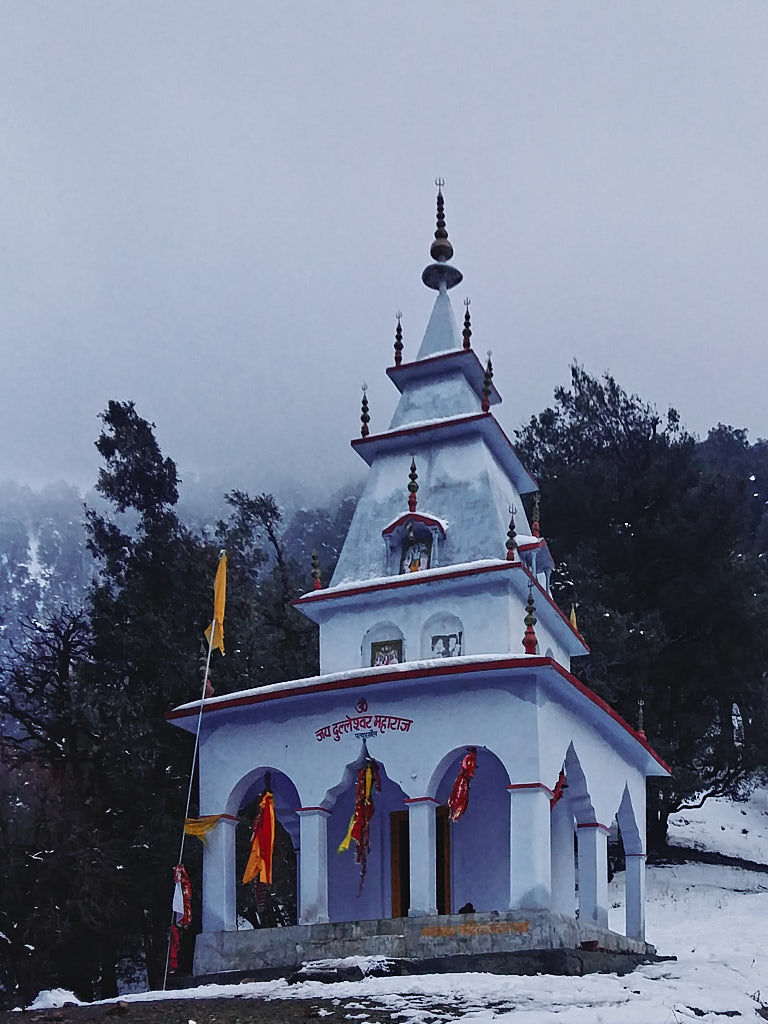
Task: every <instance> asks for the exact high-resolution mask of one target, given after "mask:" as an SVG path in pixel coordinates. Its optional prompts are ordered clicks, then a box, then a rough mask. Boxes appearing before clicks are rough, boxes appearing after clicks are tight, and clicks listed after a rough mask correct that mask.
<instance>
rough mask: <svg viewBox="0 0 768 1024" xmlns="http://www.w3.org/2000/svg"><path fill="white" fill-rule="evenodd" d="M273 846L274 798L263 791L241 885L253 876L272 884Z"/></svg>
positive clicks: (245, 883)
mask: <svg viewBox="0 0 768 1024" xmlns="http://www.w3.org/2000/svg"><path fill="white" fill-rule="evenodd" d="M274 848H275V798H274V797H273V796H272V794H271V793H265V794H264V796H263V797H262V798H261V800H260V802H259V813H258V814H257V815H256V821H254V823H253V835H252V836H251V853H250V856H249V857H248V863H247V864H246V865H245V872H244V873H243V885H247V884H248V882H250V881H252V880H253V879H254V878H255V879H256V880H257V881H259V882H266V883H267V885H272V852H273V850H274Z"/></svg>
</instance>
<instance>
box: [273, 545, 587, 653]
mask: <svg viewBox="0 0 768 1024" xmlns="http://www.w3.org/2000/svg"><path fill="white" fill-rule="evenodd" d="M503 569H522V570H523V572H524V573H525V574H526V576H527V577H528V579H530V580H533V582H534V583H535V584H536V586H537V587H538V590H539V593H540V594H542V595H543V596H544V598H545V599H546V601H547V603H548V604H550V605H551V606H552V607H553V608H554V610H555V611H556V612H557V614H558V616H559V617H560V618H561V619H562V621H563V622H564V623H565V625H566V626H567V627H568V629H569V630H570V631H571V633H573V635H574V636H575V637H577V639H578V640H579V642H580V643H581V644H583V645H584V648H585V653H586V654H588V653H589V645H588V644H587V642H586V641H585V639H584V637H583V636H582V635H581V633H579V631H578V630H577V629H574V628H573V626H572V625H571V620H570V619H569V618H568V616H567V615H566V614H565V612H564V611H563V610H562V609H561V608H560V607H559V606H558V605H557V603H556V602H555V601H554V599H553V598H552V597H551V596H550V595H549V594H548V593H547V591H546V590H545V589H544V587H542V585H541V584H540V583H539V581H538V580H537V579H536V577H535V576H534V575H533V573H532V572H531V571H530V569H529V568H528V566H527V565H526V564H525V562H522V561H517V562H501V561H500V562H498V563H496V564H494V565H478V566H477V567H476V568H474V569H455V570H454V571H453V572H444V573H435V575H434V576H424V575H422V574H421V573H418V572H412V573H408V574H407V575H405V576H397V577H393V578H392V579H391V580H387V582H386V583H367V584H363V585H362V586H360V587H350V588H349V589H345V590H315V591H312V592H311V593H309V594H305V595H304V596H303V597H298V598H296V600H295V601H294V602H293V604H294V606H295V607H299V608H301V607H306V606H308V605H312V604H317V603H318V602H319V601H332V600H333V599H334V598H341V597H357V596H358V595H359V594H376V593H378V592H380V591H383V590H396V589H397V588H398V587H412V586H414V585H416V584H419V583H433V582H437V581H438V580H456V579H463V578H464V577H466V576H479V575H481V574H482V573H486V572H499V571H500V570H503ZM426 572H429V570H428V569H427V570H426ZM574 657H581V655H574Z"/></svg>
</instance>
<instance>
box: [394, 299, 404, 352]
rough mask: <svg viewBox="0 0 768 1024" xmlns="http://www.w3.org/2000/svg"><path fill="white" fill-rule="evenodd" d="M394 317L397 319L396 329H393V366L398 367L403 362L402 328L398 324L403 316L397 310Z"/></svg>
mask: <svg viewBox="0 0 768 1024" xmlns="http://www.w3.org/2000/svg"><path fill="white" fill-rule="evenodd" d="M395 316H396V317H397V327H396V329H395V366H399V365H400V363H402V361H403V328H402V326H401V324H400V321H401V320H402V318H403V314H402V313H401V312H400V310H399V309H398V311H397V312H396V313H395Z"/></svg>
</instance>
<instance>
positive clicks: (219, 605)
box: [205, 551, 227, 654]
mask: <svg viewBox="0 0 768 1024" xmlns="http://www.w3.org/2000/svg"><path fill="white" fill-rule="evenodd" d="M226 600H227V556H226V554H225V553H224V552H223V551H222V553H221V558H219V567H218V569H217V570H216V579H215V580H214V581H213V622H212V623H211V624H210V626H209V627H208V629H206V631H205V639H206V640H207V641H208V643H210V642H211V630H213V645H212V646H213V647H216V648H218V650H220V651H221V653H222V654H223V653H224V605H225V603H226Z"/></svg>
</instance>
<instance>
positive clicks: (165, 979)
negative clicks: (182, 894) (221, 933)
mask: <svg viewBox="0 0 768 1024" xmlns="http://www.w3.org/2000/svg"><path fill="white" fill-rule="evenodd" d="M225 554H226V552H225V551H224V549H223V548H222V550H221V551H220V552H219V561H221V559H222V557H223V556H224V555H225ZM215 636H216V610H215V608H214V615H213V620H212V622H211V635H210V638H209V640H208V655H207V657H206V659H205V672H203V689H202V693H201V694H200V711H199V712H198V715H197V729H196V730H195V747H194V750H193V751H192V767H191V768H190V771H189V786H188V788H187V803H186V807H185V808H184V821H183V823H182V826H181V844H180V846H179V859H178V860H177V861H176V863H177V864H181V861H182V858H183V856H184V840H185V839H186V835H187V833H186V831H185V829H184V826H185V825H186V823H187V818H188V817H189V805H190V803H191V801H192V787H193V785H194V782H195V768H196V766H197V751H198V749H199V747H200V727H201V726H202V724H203V705H204V703H205V691H206V688H207V686H208V670H209V669H210V667H211V654H212V653H213V641H214V639H215ZM171 902H173V900H171ZM173 916H174V910H173V907H171V927H173V924H174V920H173ZM170 959H171V932H170V929H169V931H168V947H167V949H166V952H165V971H164V972H163V992H165V988H166V984H167V982H168V964H169V961H170Z"/></svg>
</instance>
